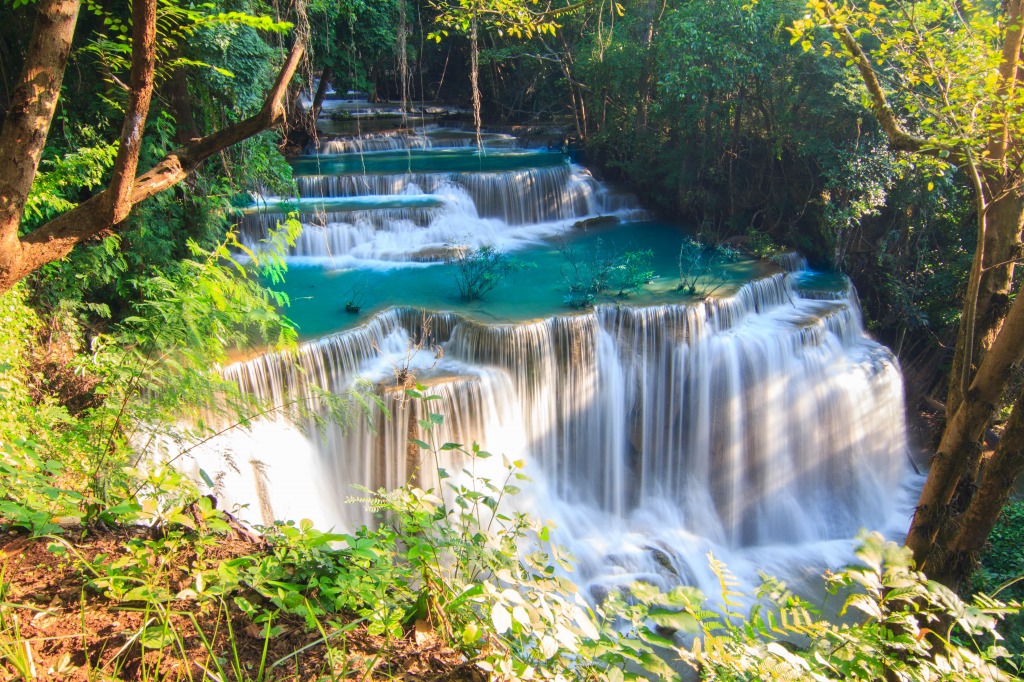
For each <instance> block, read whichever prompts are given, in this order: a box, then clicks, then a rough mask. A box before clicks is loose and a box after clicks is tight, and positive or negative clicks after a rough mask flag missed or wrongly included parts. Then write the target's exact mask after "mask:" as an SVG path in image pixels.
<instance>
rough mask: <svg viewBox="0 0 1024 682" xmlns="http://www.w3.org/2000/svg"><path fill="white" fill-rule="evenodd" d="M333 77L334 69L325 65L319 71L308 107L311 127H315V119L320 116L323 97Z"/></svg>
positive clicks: (325, 95)
mask: <svg viewBox="0 0 1024 682" xmlns="http://www.w3.org/2000/svg"><path fill="white" fill-rule="evenodd" d="M332 78H334V69H332V68H331V67H329V66H325V67H324V70H323V71H321V72H320V81H319V82H318V83H317V84H316V94H315V95H314V96H313V103H312V105H311V106H310V108H309V111H310V118H311V119H312V120H311V124H312V125H311V127H312V128H313V129H314V130H315V129H316V120H317V119H318V118H320V110H321V109H322V108H323V106H324V98H325V97H327V88H329V87H330V86H331V79H332Z"/></svg>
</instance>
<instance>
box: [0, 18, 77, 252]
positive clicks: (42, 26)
mask: <svg viewBox="0 0 1024 682" xmlns="http://www.w3.org/2000/svg"><path fill="white" fill-rule="evenodd" d="M78 9H79V1H78V0H39V3H38V5H37V10H36V12H37V13H36V20H35V25H34V27H33V29H32V39H31V41H30V43H29V48H28V54H27V56H26V58H25V65H24V67H23V68H22V71H21V79H20V80H19V81H18V85H17V86H16V87H15V89H14V93H13V95H12V97H11V108H10V110H9V111H8V112H7V116H6V117H5V118H4V125H3V130H2V131H0V159H3V163H2V165H0V271H3V270H6V269H9V268H10V267H11V266H12V263H11V262H10V261H11V260H12V259H15V260H16V259H17V254H18V252H19V251H20V244H19V242H18V228H19V226H20V225H21V215H22V212H23V211H24V210H25V201H26V200H27V199H28V194H29V191H30V190H31V189H32V181H33V180H34V179H35V176H36V171H37V169H38V168H39V161H40V159H41V158H42V155H43V147H44V146H46V136H47V135H48V134H49V131H50V122H51V121H52V120H53V112H54V110H55V109H56V107H57V99H58V98H59V97H60V86H61V83H62V82H63V80H64V68H65V67H66V66H67V61H68V55H69V54H70V53H71V39H72V38H73V37H74V34H75V24H76V23H77V21H78Z"/></svg>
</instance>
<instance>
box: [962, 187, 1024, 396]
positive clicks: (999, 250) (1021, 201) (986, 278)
mask: <svg viewBox="0 0 1024 682" xmlns="http://www.w3.org/2000/svg"><path fill="white" fill-rule="evenodd" d="M993 180H995V181H996V182H998V181H999V180H998V179H993ZM990 183H991V181H990ZM985 214H986V215H985V222H986V223H987V224H988V226H989V227H988V229H986V230H985V236H984V240H983V243H982V248H983V250H984V258H983V259H982V273H981V280H980V283H979V285H978V291H977V301H976V303H975V306H974V310H973V311H967V310H965V311H964V312H965V314H967V313H973V315H972V316H973V318H974V320H973V324H972V325H963V324H961V326H960V330H959V332H960V333H958V334H957V340H956V347H955V351H954V355H953V366H952V368H951V370H950V383H949V393H948V395H947V397H946V409H947V412H948V414H953V413H954V412H955V411H956V409H957V408H958V407H959V406H960V402H961V401H962V400H963V390H962V385H963V381H962V377H963V376H965V372H966V375H967V376H970V373H971V372H972V371H973V369H974V367H975V366H977V364H978V361H979V359H980V358H982V357H984V356H985V353H986V352H987V351H988V349H989V348H990V347H991V346H992V342H993V341H994V340H995V335H996V333H997V332H998V331H999V328H1000V326H1001V324H1002V321H1003V318H1004V317H1005V316H1006V313H1007V311H1008V310H1009V308H1010V293H1011V291H1012V286H1013V272H1014V263H1013V261H1014V259H1016V258H1018V257H1019V255H1020V253H1019V250H1020V233H1021V221H1022V220H1024V195H1022V194H1021V193H1020V192H1010V193H1009V194H1007V195H1005V196H1003V197H1000V198H998V199H996V200H995V201H993V202H992V203H991V204H990V205H989V206H988V207H987V210H986V211H985ZM969 326H970V327H973V329H972V330H971V331H972V337H973V345H972V347H971V349H970V353H969V354H968V352H967V345H966V344H967V336H966V332H967V329H968V327H969ZM968 356H969V357H970V358H971V362H970V363H969V364H970V365H971V366H970V367H966V368H965V367H964V364H965V362H967V358H968Z"/></svg>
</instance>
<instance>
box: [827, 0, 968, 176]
mask: <svg viewBox="0 0 1024 682" xmlns="http://www.w3.org/2000/svg"><path fill="white" fill-rule="evenodd" d="M823 11H824V13H825V17H826V18H827V19H828V21H829V25H830V26H831V27H832V30H833V31H835V34H836V36H837V37H838V38H839V42H841V43H842V44H843V47H845V48H846V51H847V52H849V54H850V57H851V58H852V59H853V63H854V65H855V66H856V67H857V71H859V72H860V77H861V80H863V81H864V86H865V87H866V88H867V90H868V94H869V95H870V96H871V109H872V112H873V113H874V114H875V118H877V119H878V122H879V123H880V124H881V125H882V130H884V131H885V135H886V137H888V138H889V144H890V145H891V146H892V148H893V149H895V150H897V151H904V152H921V153H925V154H931V155H934V156H938V153H939V151H942V150H944V151H946V152H949V153H950V154H953V151H954V150H952V149H949V148H947V147H943V146H942V145H939V144H937V143H936V142H934V141H932V140H929V139H927V138H924V137H918V136H917V135H911V134H910V133H908V132H907V131H906V130H904V129H903V126H901V125H900V122H899V121H898V120H897V118H896V114H895V113H894V112H893V110H892V107H891V106H889V101H888V99H886V96H885V91H884V90H882V84H881V83H880V82H879V81H878V74H876V73H875V69H874V67H873V66H872V65H871V60H870V59H869V58H868V56H867V55H866V54H865V53H864V49H863V48H862V47H861V46H860V43H859V42H857V39H856V38H854V37H853V33H851V32H850V29H849V28H848V27H847V25H846V24H845V23H844V22H843V21H841V20H840V19H839V17H837V16H836V12H835V7H834V6H833V5H832V3H831V2H826V3H824V10H823Z"/></svg>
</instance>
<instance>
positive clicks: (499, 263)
mask: <svg viewBox="0 0 1024 682" xmlns="http://www.w3.org/2000/svg"><path fill="white" fill-rule="evenodd" d="M444 258H445V263H446V264H448V265H451V266H453V267H454V273H453V276H454V278H455V286H456V287H457V288H458V290H459V295H460V296H461V297H462V300H463V301H477V300H479V299H481V298H483V297H484V295H485V294H486V293H488V292H489V291H491V290H493V289H494V288H495V287H496V286H498V285H499V284H501V282H502V280H504V279H505V278H506V277H509V276H511V275H514V274H516V273H517V272H521V271H522V270H524V269H525V268H526V267H528V266H527V264H525V263H521V262H520V261H518V260H516V259H515V258H513V257H512V256H509V255H508V254H506V253H504V252H502V251H499V250H498V249H497V248H496V247H495V246H494V245H493V244H484V245H483V246H478V247H476V248H472V247H465V246H459V245H456V244H449V245H448V247H447V249H446V251H445V257H444Z"/></svg>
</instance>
